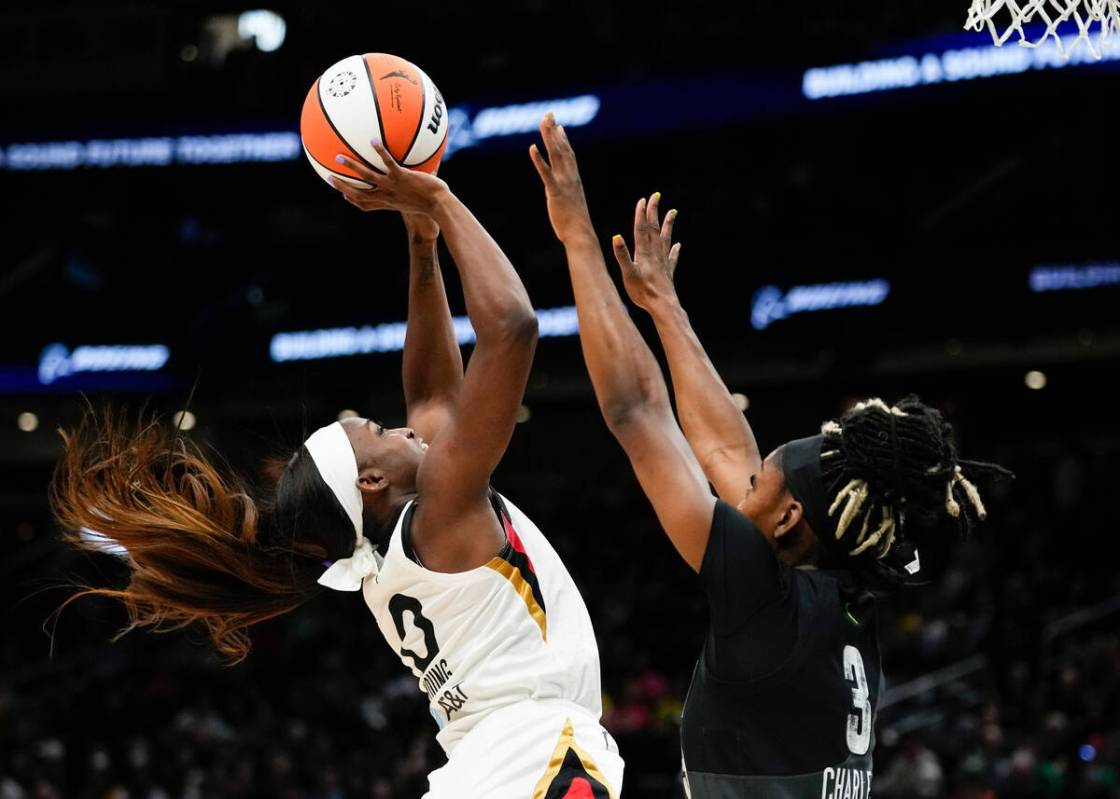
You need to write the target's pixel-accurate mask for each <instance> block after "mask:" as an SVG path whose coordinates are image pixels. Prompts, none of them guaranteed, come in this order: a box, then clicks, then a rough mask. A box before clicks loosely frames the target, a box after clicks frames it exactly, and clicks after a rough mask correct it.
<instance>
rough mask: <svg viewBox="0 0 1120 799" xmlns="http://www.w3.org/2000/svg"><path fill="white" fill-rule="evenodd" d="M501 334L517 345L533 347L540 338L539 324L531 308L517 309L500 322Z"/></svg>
mask: <svg viewBox="0 0 1120 799" xmlns="http://www.w3.org/2000/svg"><path fill="white" fill-rule="evenodd" d="M502 334H503V336H504V337H505V338H507V339H509V340H510V341H513V342H516V343H518V344H523V345H526V346H530V347H531V346H534V345H535V344H536V343H537V338H538V337H539V336H540V324H539V323H538V322H537V315H536V313H534V312H533V309H532V307H531V306H526V307H524V308H518V309H517V310H516V311H514V312H513V313H510V314H509V315H507V316H506V317H505V318H504V319H503V320H502Z"/></svg>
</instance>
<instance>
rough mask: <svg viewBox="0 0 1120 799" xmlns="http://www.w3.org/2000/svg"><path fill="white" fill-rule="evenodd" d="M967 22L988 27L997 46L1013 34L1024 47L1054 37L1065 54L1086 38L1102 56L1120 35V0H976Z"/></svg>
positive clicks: (974, 26)
mask: <svg viewBox="0 0 1120 799" xmlns="http://www.w3.org/2000/svg"><path fill="white" fill-rule="evenodd" d="M1028 25H1029V26H1031V30H1030V32H1028V31H1027V30H1026V27H1027V26H1028ZM964 26H965V28H967V29H969V30H976V31H981V30H984V29H985V28H987V29H988V30H989V31H990V32H991V34H992V39H993V40H994V41H995V43H996V45H997V46H998V45H1002V44H1003V43H1004V42H1006V41H1007V40H1008V39H1009V38H1011V37H1012V36H1018V39H1019V44H1021V45H1023V46H1024V47H1038V46H1040V45H1042V44H1045V43H1046V42H1047V41H1048V40H1051V39H1053V41H1054V45H1055V46H1056V47H1057V50H1058V52H1059V53H1061V54H1062V56H1063V57H1068V55H1069V53H1071V52H1072V51H1073V50H1074V49H1075V48H1076V47H1077V46H1078V45H1079V44H1081V43H1082V42H1084V43H1085V46H1086V47H1088V48H1089V51H1090V52H1091V53H1092V54H1093V56H1094V57H1095V58H1100V57H1101V55H1102V53H1103V51H1104V50H1106V49H1108V47H1109V45H1110V44H1111V42H1110V39H1111V37H1113V36H1116V35H1120V0H972V7H971V8H969V9H968V21H967V22H965V24H964ZM1043 26H1045V29H1044V28H1043ZM1074 34H1076V38H1074Z"/></svg>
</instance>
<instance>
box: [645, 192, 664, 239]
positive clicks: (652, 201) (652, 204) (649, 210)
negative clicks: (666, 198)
mask: <svg viewBox="0 0 1120 799" xmlns="http://www.w3.org/2000/svg"><path fill="white" fill-rule="evenodd" d="M660 202H661V192H659V191H655V192H654V193H653V194H651V195H650V196H649V202H648V203H647V204H646V222H647V223H648V224H650V225H652V226H653V229H654V230H657V229H658V228H659V227H661V220H660V219H659V218H658V211H657V206H658V204H659V203H660Z"/></svg>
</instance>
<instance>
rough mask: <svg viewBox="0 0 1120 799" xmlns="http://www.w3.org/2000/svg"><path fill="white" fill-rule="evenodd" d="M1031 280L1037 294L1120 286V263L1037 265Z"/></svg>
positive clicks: (1032, 271)
mask: <svg viewBox="0 0 1120 799" xmlns="http://www.w3.org/2000/svg"><path fill="white" fill-rule="evenodd" d="M1029 282H1030V287H1031V291H1033V292H1034V293H1035V294H1041V293H1043V292H1046V291H1071V290H1074V289H1095V288H1101V287H1102V286H1120V263H1102V264H1084V265H1081V266H1075V265H1061V266H1036V267H1035V268H1034V269H1032V270H1031V274H1030V278H1029Z"/></svg>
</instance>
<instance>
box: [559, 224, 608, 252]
mask: <svg viewBox="0 0 1120 799" xmlns="http://www.w3.org/2000/svg"><path fill="white" fill-rule="evenodd" d="M557 238H559V239H560V243H561V244H563V245H564V247H565V248H567V249H578V248H581V247H594V248H595V249H599V240H598V237H597V236H596V235H595V228H593V227H592V226H591V220H590V219H586V220H584V219H581V220H579V221H577V222H574V223H572V224H570V225H566V226H565V227H564V229H563V230H561V231H558V232H557Z"/></svg>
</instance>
